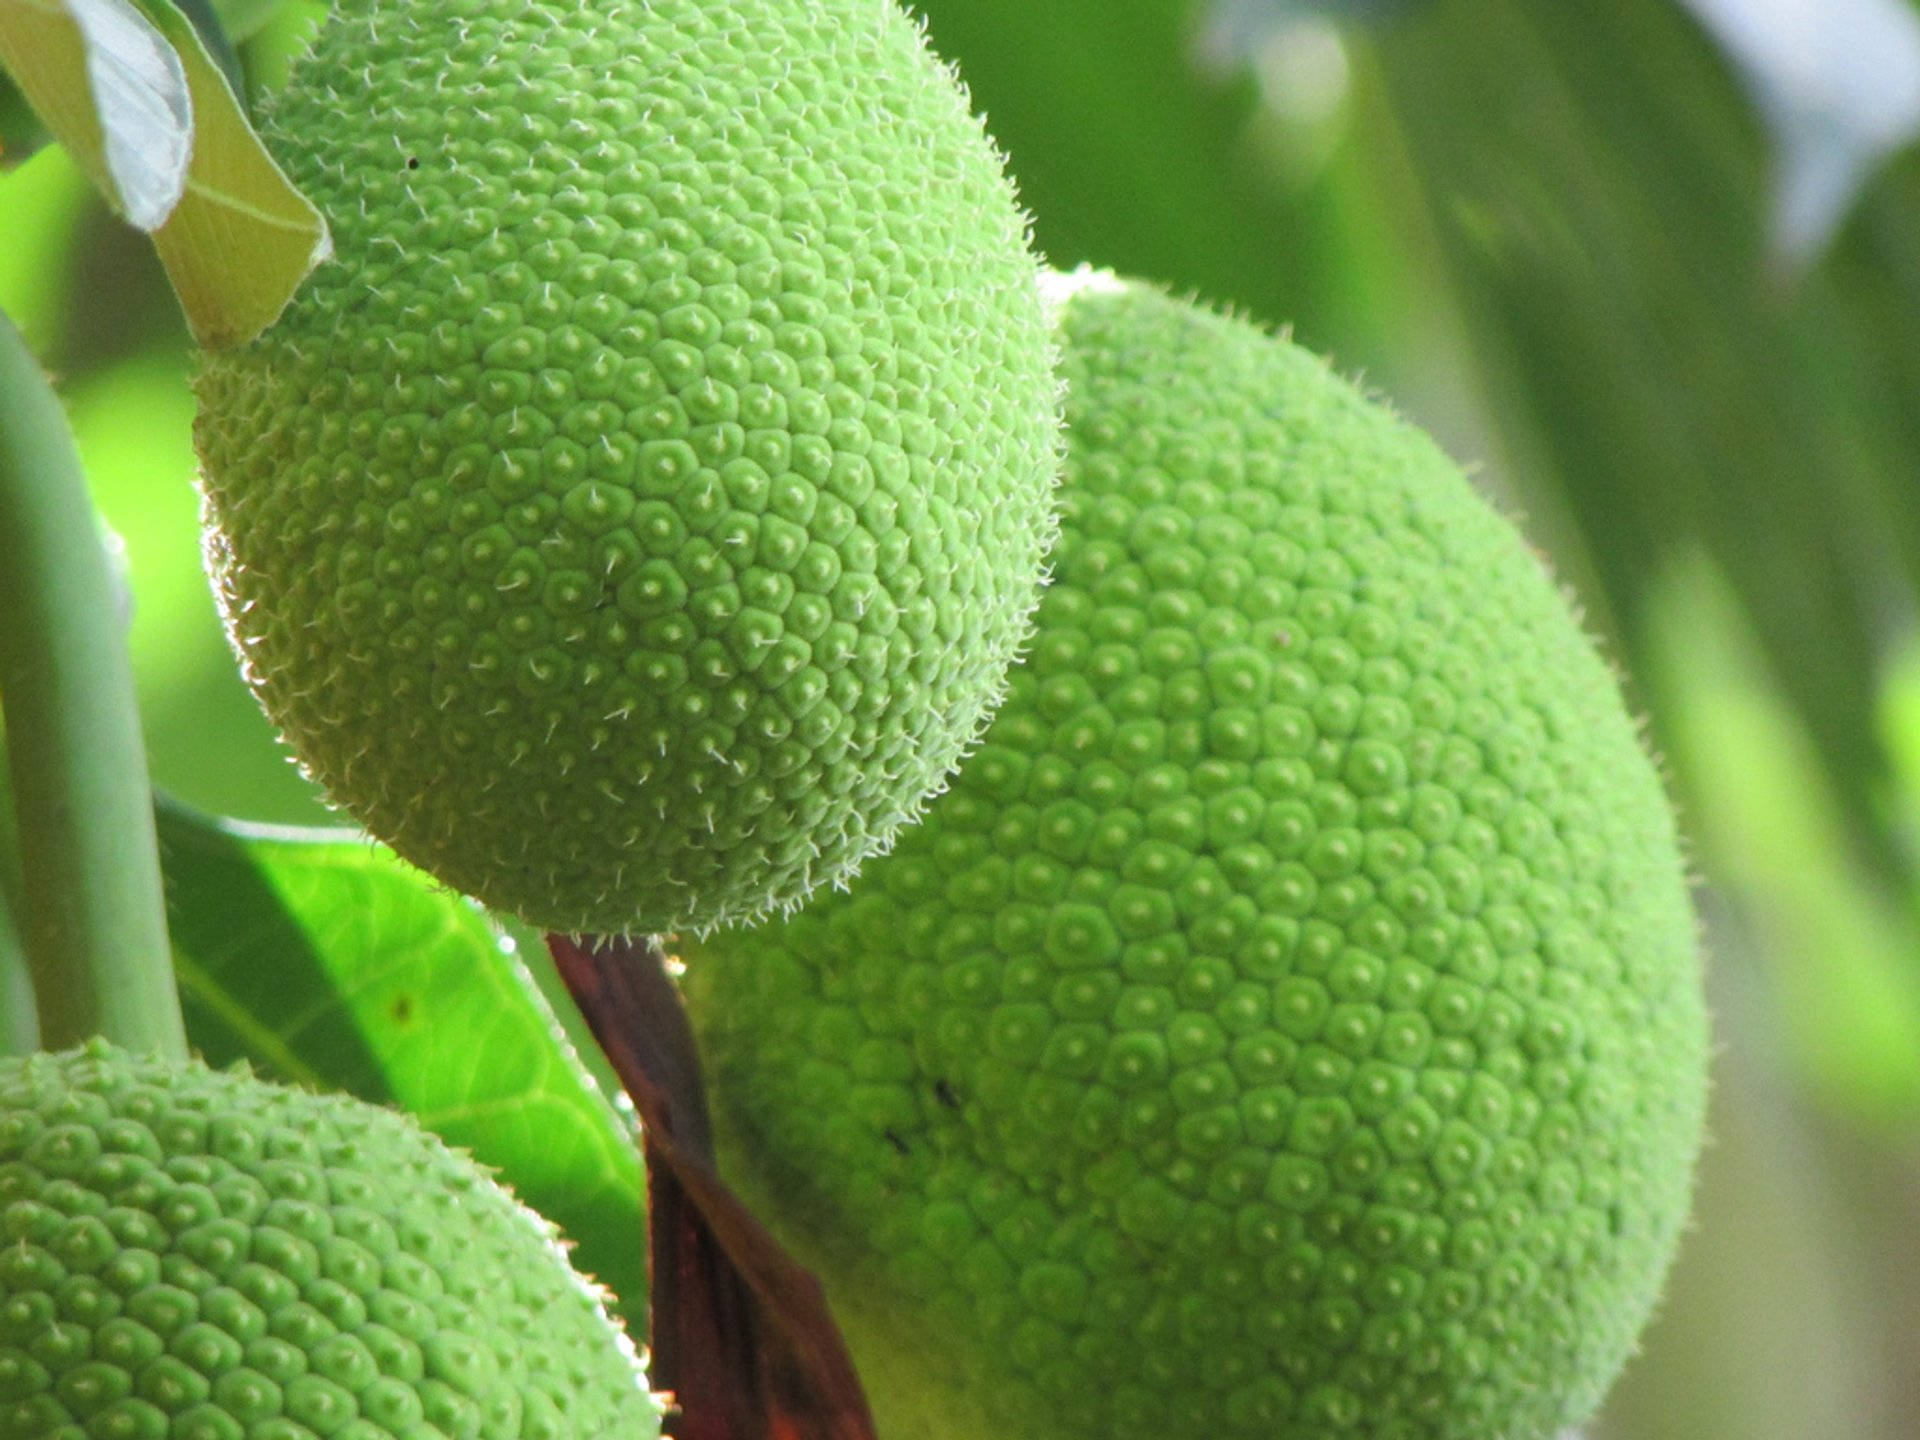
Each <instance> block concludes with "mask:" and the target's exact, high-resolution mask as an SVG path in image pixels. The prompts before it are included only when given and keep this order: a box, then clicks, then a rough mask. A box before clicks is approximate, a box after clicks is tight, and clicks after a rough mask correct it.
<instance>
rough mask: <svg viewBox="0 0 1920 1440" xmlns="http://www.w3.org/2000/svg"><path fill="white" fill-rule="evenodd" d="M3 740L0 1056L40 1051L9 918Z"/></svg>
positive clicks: (12, 893) (14, 909) (14, 851)
mask: <svg viewBox="0 0 1920 1440" xmlns="http://www.w3.org/2000/svg"><path fill="white" fill-rule="evenodd" d="M6 750H7V737H6V732H5V731H4V729H0V1055H30V1054H32V1053H33V1052H34V1051H35V1050H38V1049H39V1048H40V1019H39V1016H37V1015H35V1014H34V1011H33V976H32V974H31V973H30V972H29V971H28V969H27V952H26V951H25V950H23V949H22V948H21V946H20V931H19V929H18V927H16V926H15V924H14V921H13V917H14V916H15V915H16V914H17V913H18V912H19V909H20V849H19V846H18V845H17V844H16V843H15V842H14V838H13V795H12V791H11V789H10V788H9V786H8V785H7V761H6Z"/></svg>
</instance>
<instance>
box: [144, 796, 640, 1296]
mask: <svg viewBox="0 0 1920 1440" xmlns="http://www.w3.org/2000/svg"><path fill="white" fill-rule="evenodd" d="M160 843H161V850H162V856H163V863H164V867H165V870H166V876H167V896H168V910H169V917H170V921H171V925H172V929H173V940H174V947H175V969H176V972H177V974H178V976H179V981H180V992H181V999H182V1002H183V1004H184V1007H185V1009H186V1015H187V1028H188V1033H189V1035H190V1037H191V1039H192V1041H193V1044H194V1046H195V1048H196V1049H198V1050H200V1051H201V1052H202V1053H204V1054H205V1055H206V1057H207V1058H208V1059H209V1060H212V1061H215V1062H220V1061H228V1060H234V1059H239V1058H243V1057H244V1058H246V1059H248V1060H250V1061H252V1062H253V1063H254V1064H255V1065H256V1066H257V1067H259V1068H260V1069H262V1070H263V1071H265V1072H267V1073H270V1074H272V1075H274V1076H277V1077H278V1078H280V1079H283V1080H287V1081H292V1082H296V1083H301V1084H307V1085H313V1086H316V1087H321V1088H325V1089H330V1090H344V1091H347V1092H348V1093H351V1094H354V1095H358V1096H360V1097H361V1098H362V1099H366V1100H372V1101H377V1102H382V1103H389V1104H394V1105H398V1106H400V1107H402V1108H404V1109H406V1110H409V1111H411V1112H412V1113H413V1114H414V1115H415V1116H417V1117H418V1118H419V1120H420V1122H421V1123H422V1124H423V1125H425V1126H426V1127H427V1128H428V1129H430V1130H432V1131H434V1132H435V1133H436V1134H438V1135H440V1136H441V1137H442V1138H444V1139H445V1140H447V1141H449V1142H450V1143H452V1144H455V1145H460V1146H463V1147H465V1148H467V1149H469V1150H471V1151H472V1152H473V1153H474V1155H475V1156H476V1157H478V1158H479V1159H480V1160H481V1161H483V1162H484V1163H486V1164H488V1165H492V1166H495V1167H497V1168H498V1169H499V1170H500V1171H501V1172H502V1173H503V1175H504V1176H505V1178H506V1179H507V1180H508V1181H509V1183H511V1184H512V1186H513V1188H514V1190H515V1191H516V1192H517V1193H518V1194H519V1195H520V1196H521V1198H522V1199H524V1200H525V1201H526V1202H527V1203H528V1204H529V1205H531V1206H533V1207H534V1208H535V1209H536V1210H538V1211H540V1212H541V1213H542V1214H544V1215H546V1216H547V1217H548V1218H549V1219H551V1220H553V1221H554V1222H555V1223H556V1224H558V1225H559V1226H560V1227H561V1229H562V1230H563V1231H564V1232H565V1233H566V1234H567V1235H568V1236H569V1237H570V1238H571V1239H573V1240H574V1241H575V1242H576V1244H577V1245H578V1250H577V1253H576V1261H577V1263H578V1264H579V1265H580V1267H581V1268H582V1269H583V1270H585V1271H586V1272H587V1273H589V1274H592V1275H594V1276H596V1277H598V1278H599V1279H600V1280H601V1281H602V1282H603V1283H604V1284H606V1285H607V1286H608V1287H609V1288H610V1289H612V1290H613V1291H614V1293H615V1294H616V1295H617V1296H618V1297H619V1298H620V1300H621V1301H622V1302H623V1308H624V1309H625V1312H626V1313H627V1314H628V1315H629V1316H638V1315H640V1314H642V1313H643V1312H644V1297H645V1294H646V1288H645V1284H646V1282H645V1268H644V1267H645V1258H644V1247H643V1228H642V1201H641V1178H640V1166H639V1159H638V1152H637V1148H636V1142H635V1135H634V1130H633V1126H632V1123H631V1121H630V1120H628V1119H627V1118H625V1117H624V1116H623V1115H622V1114H621V1113H620V1112H618V1111H616V1110H615V1109H614V1108H613V1106H612V1105H610V1104H609V1103H608V1102H607V1100H606V1099H605V1098H604V1097H603V1096H602V1094H601V1092H600V1091H599V1090H598V1089H597V1088H596V1087H595V1085H594V1084H593V1082H592V1080H591V1079H589V1077H588V1075H587V1072H586V1070H585V1069H584V1067H583V1066H582V1065H581V1063H580V1061H579V1059H578V1057H577V1056H576V1055H575V1053H574V1052H573V1050H572V1049H571V1047H570V1046H569V1045H568V1043H567V1042H566V1040H565V1038H564V1036H563V1034H562V1031H561V1029H560V1026H559V1023H558V1021H557V1020H556V1019H555V1018H554V1014H553V1012H552V1010H551V1009H549V1008H548V1006H547V1004H546V1002H545V1001H544V1000H543V999H542V998H541V995H540V992H539V990H538V988H537V987H536V986H535V984H534V982H533V980H532V978H531V976H530V975H529V974H528V973H527V970H526V967H525V966H524V965H523V964H522V963H521V961H520V958H519V956H518V955H517V953H515V951H514V950H513V948H512V947H511V945H510V943H509V942H506V941H505V940H504V939H503V937H502V936H501V935H500V933H499V932H498V931H497V930H495V929H494V927H493V926H492V924H491V923H490V922H489V921H488V919H487V918H486V917H485V915H484V914H483V913H482V912H481V911H479V910H478V909H476V908H475V907H473V906H472V905H470V904H468V903H467V902H466V901H464V900H461V899H460V898H459V897H457V896H455V895H453V894H451V893H449V892H447V891H444V890H440V889H437V888H434V887H433V886H432V885H431V883H430V882H429V881H427V880H426V879H425V878H424V877H423V876H421V875H420V874H419V872H417V871H415V870H412V869H410V868H409V867H407V866H405V865H403V864H402V863H401V862H400V861H399V860H397V859H395V858H394V857H393V856H392V855H391V854H390V853H389V852H387V851H385V850H382V849H379V848H377V847H375V846H374V845H373V844H372V843H371V842H369V841H367V840H366V839H364V838H362V837H360V836H358V835H356V834H354V833H352V832H348V831H325V830H293V829H278V828H273V829H269V828H265V827H256V826H243V825H238V824H234V823H230V822H221V821H213V820H209V819H206V818H204V817H201V816H197V815H194V814H191V813H189V812H187V811H185V810H182V809H180V808H177V807H174V806H168V805H163V806H162V807H161V811H160ZM540 959H541V962H542V963H544V961H545V957H540Z"/></svg>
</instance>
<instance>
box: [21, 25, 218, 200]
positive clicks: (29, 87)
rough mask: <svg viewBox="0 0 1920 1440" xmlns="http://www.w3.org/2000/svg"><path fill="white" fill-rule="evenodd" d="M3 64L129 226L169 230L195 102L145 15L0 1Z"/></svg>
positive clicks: (183, 176)
mask: <svg viewBox="0 0 1920 1440" xmlns="http://www.w3.org/2000/svg"><path fill="white" fill-rule="evenodd" d="M0 64H4V65H5V66H6V68H7V69H8V70H9V71H11V72H12V74H13V78H14V80H15V82H16V83H17V84H18V85H19V86H20V89H21V91H22V93H24V94H25V95H26V97H27V100H28V101H29V103H31V104H32V106H33V108H34V109H35V111H37V112H38V113H39V115H40V118H41V119H42V120H43V121H45V122H46V125H47V128H48V129H49V130H51V131H52V132H53V133H54V135H55V136H57V137H58V138H59V140H60V143H61V144H63V145H65V146H66V147H67V148H68V149H69V150H70V151H72V152H73V155H74V158H75V159H77V160H78V161H79V162H80V167H81V169H83V170H85V171H86V172H87V175H88V177H89V178H90V179H92V181H93V182H94V184H96V185H97V186H99V187H100V192H101V193H102V194H103V195H105V196H106V197H107V201H108V203H109V204H111V205H112V206H113V208H114V209H115V210H116V211H118V212H119V213H120V214H121V215H122V216H124V217H125V218H126V220H127V221H128V223H130V224H133V225H137V226H139V227H140V228H141V229H142V230H154V229H157V228H158V227H159V226H161V225H163V224H165V223H166V220H167V217H168V216H169V215H171V214H172V213H173V211H174V207H175V206H176V205H178V204H179V202H180V197H181V196H182V195H183V194H184V193H185V191H186V185H187V167H188V164H189V162H190V160H191V158H192V154H193V102H192V99H191V96H190V91H189V88H188V83H187V75H186V69H185V67H184V66H183V65H182V64H181V60H180V57H179V56H178V55H176V54H175V53H174V49H173V47H172V46H171V45H169V44H168V43H167V40H166V37H165V36H163V35H162V34H161V33H160V31H159V30H158V29H157V28H156V27H155V26H154V25H153V23H152V22H151V21H150V20H148V19H147V17H146V16H145V15H143V14H141V12H140V11H139V10H138V9H136V8H135V7H134V6H133V5H132V4H131V3H129V0H0Z"/></svg>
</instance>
